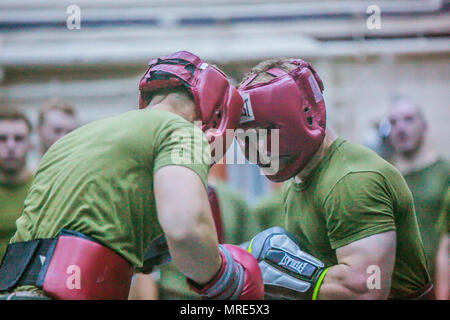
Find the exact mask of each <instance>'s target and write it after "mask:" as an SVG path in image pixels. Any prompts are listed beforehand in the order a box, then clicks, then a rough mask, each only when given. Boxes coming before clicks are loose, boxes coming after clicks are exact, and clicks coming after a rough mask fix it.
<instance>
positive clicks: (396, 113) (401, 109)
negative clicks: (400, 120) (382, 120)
mask: <svg viewBox="0 0 450 320" xmlns="http://www.w3.org/2000/svg"><path fill="white" fill-rule="evenodd" d="M419 114H420V109H419V107H418V106H417V105H416V104H414V103H413V102H411V101H408V100H400V101H397V102H396V103H394V104H393V105H392V106H391V108H390V110H389V117H391V118H394V117H402V116H415V115H419Z"/></svg>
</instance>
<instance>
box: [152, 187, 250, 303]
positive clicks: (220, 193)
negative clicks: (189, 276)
mask: <svg viewBox="0 0 450 320" xmlns="http://www.w3.org/2000/svg"><path fill="white" fill-rule="evenodd" d="M212 185H213V186H214V188H215V189H216V192H217V197H218V199H219V206H220V211H221V218H222V224H223V229H224V237H223V242H224V243H229V244H236V245H237V244H240V243H242V242H245V241H248V240H249V239H250V238H251V237H252V236H253V235H254V234H255V233H257V230H255V229H256V227H255V225H254V222H253V220H252V219H251V217H250V216H249V208H248V205H247V203H246V201H245V199H244V197H243V196H242V195H241V194H239V193H238V192H236V191H234V190H233V189H232V188H230V186H229V185H228V184H227V183H224V182H214V183H213V184H212ZM160 272H161V280H160V282H159V285H160V294H161V298H162V299H169V298H177V299H200V296H199V295H197V294H196V293H195V292H193V291H191V290H190V289H189V287H188V285H187V283H186V277H185V276H184V275H183V274H182V273H181V272H180V271H178V269H176V268H175V266H174V265H173V264H167V265H164V266H161V267H160Z"/></svg>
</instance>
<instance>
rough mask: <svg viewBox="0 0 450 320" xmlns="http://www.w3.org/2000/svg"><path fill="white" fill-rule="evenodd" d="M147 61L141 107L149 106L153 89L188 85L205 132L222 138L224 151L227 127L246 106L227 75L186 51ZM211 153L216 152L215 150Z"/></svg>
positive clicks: (234, 126) (230, 126)
mask: <svg viewBox="0 0 450 320" xmlns="http://www.w3.org/2000/svg"><path fill="white" fill-rule="evenodd" d="M148 64H149V68H148V70H147V71H146V72H145V74H144V76H143V77H142V79H141V80H140V82H139V90H140V97H139V108H140V109H143V108H145V107H147V105H148V104H149V103H150V101H151V98H152V95H153V93H154V92H155V91H157V90H159V89H164V88H176V87H181V86H183V87H185V88H186V89H188V91H189V92H190V93H191V94H192V97H193V99H194V102H195V105H196V106H197V115H198V116H199V120H201V121H202V130H203V132H206V131H207V130H211V131H210V132H211V133H212V136H211V137H210V141H209V142H210V143H211V142H213V141H214V139H215V138H217V137H222V138H223V140H222V141H223V142H224V143H223V145H224V149H223V153H222V155H225V152H226V150H227V148H228V145H229V143H231V141H229V143H228V144H227V143H225V141H226V139H225V134H226V130H227V129H232V130H234V129H235V128H236V127H237V126H238V125H239V117H240V114H241V111H242V106H243V101H242V98H241V96H240V95H239V93H238V92H237V90H236V89H235V88H234V87H233V86H232V85H231V84H230V82H229V81H228V79H227V77H226V75H225V74H223V73H222V72H221V71H220V70H218V69H217V68H215V67H213V66H211V65H209V64H208V63H206V62H204V61H203V60H201V59H200V58H199V57H197V56H196V55H194V54H192V53H190V52H187V51H179V52H175V53H172V54H170V55H168V56H165V57H161V58H158V59H153V60H150V62H149V63H148ZM212 153H213V155H214V150H213V151H212Z"/></svg>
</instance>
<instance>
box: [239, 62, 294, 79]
mask: <svg viewBox="0 0 450 320" xmlns="http://www.w3.org/2000/svg"><path fill="white" fill-rule="evenodd" d="M297 67H298V66H297V65H295V64H293V63H292V62H291V61H290V59H287V58H273V59H269V60H265V61H262V62H260V63H258V64H257V65H256V66H254V67H253V68H252V70H251V71H250V72H248V73H246V74H245V75H244V78H243V79H242V81H241V84H242V83H244V82H245V81H247V79H248V78H249V77H250V76H251V75H252V74H257V76H256V77H255V78H254V79H253V80H252V81H251V82H250V83H249V84H257V83H263V82H267V81H269V80H271V79H273V78H274V76H273V75H271V74H269V73H267V72H266V71H267V70H270V69H273V68H278V69H281V70H283V71H286V72H290V71H292V70H294V69H296V68H297Z"/></svg>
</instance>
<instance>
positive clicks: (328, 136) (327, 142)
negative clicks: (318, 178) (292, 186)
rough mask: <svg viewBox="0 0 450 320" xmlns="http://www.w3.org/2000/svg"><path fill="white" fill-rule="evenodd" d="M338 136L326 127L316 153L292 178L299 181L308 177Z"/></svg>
mask: <svg viewBox="0 0 450 320" xmlns="http://www.w3.org/2000/svg"><path fill="white" fill-rule="evenodd" d="M337 138H338V136H337V135H336V133H334V131H333V130H331V129H328V128H327V129H326V131H325V138H324V139H323V142H322V144H321V145H320V147H319V149H317V151H316V153H315V154H314V155H313V156H312V158H311V160H310V161H309V162H308V163H307V164H306V166H305V167H304V168H303V169H302V171H300V172H299V173H298V174H297V175H296V176H295V178H294V181H295V182H297V183H300V182H302V181H304V180H305V178H306V177H308V176H309V175H310V174H311V172H312V171H313V170H314V169H315V168H316V167H317V166H318V165H319V163H320V162H321V161H322V159H323V157H324V156H325V154H326V153H327V152H328V150H329V149H330V147H331V145H332V144H333V142H334V141H335V140H336V139H337Z"/></svg>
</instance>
